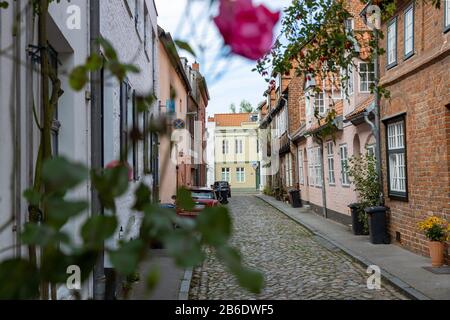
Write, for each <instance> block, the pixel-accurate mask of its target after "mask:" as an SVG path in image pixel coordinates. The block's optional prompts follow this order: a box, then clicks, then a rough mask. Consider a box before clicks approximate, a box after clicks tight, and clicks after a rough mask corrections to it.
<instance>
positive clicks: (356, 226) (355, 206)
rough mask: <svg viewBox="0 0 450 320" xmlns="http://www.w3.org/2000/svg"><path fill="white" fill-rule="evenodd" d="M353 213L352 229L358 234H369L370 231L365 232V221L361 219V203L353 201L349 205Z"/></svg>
mask: <svg viewBox="0 0 450 320" xmlns="http://www.w3.org/2000/svg"><path fill="white" fill-rule="evenodd" d="M348 207H349V208H350V211H351V214H352V231H353V234H354V235H356V236H362V235H367V234H368V232H367V231H366V232H364V222H362V221H360V220H359V210H360V209H359V203H351V204H349V205H348Z"/></svg>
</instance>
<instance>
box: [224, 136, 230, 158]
mask: <svg viewBox="0 0 450 320" xmlns="http://www.w3.org/2000/svg"><path fill="white" fill-rule="evenodd" d="M229 152H230V148H229V144H228V140H226V139H223V140H222V154H229Z"/></svg>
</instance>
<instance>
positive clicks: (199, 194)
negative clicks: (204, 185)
mask: <svg viewBox="0 0 450 320" xmlns="http://www.w3.org/2000/svg"><path fill="white" fill-rule="evenodd" d="M191 197H192V198H193V199H214V193H212V192H209V191H192V193H191Z"/></svg>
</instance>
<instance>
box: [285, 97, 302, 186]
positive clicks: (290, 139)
mask: <svg viewBox="0 0 450 320" xmlns="http://www.w3.org/2000/svg"><path fill="white" fill-rule="evenodd" d="M281 99H283V100H284V102H285V106H286V108H288V112H286V117H287V126H288V127H287V131H286V132H287V137H288V140H289V145H290V144H291V143H293V142H292V136H291V133H290V132H289V130H290V128H291V122H290V121H289V104H288V100H287V99H286V98H285V97H283V96H282V97H281ZM294 159H295V169H296V170H295V172H297V171H298V168H299V165H298V158H297V157H294ZM297 174H298V172H297ZM298 189H300V184H298Z"/></svg>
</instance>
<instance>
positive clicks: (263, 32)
mask: <svg viewBox="0 0 450 320" xmlns="http://www.w3.org/2000/svg"><path fill="white" fill-rule="evenodd" d="M279 19H280V12H271V11H270V10H269V9H267V8H266V7H265V6H263V5H259V6H254V5H253V3H252V0H221V1H220V8H219V15H218V16H217V17H215V18H214V23H215V24H216V25H217V27H218V28H219V31H220V33H221V34H222V36H223V39H224V42H225V44H226V45H229V46H230V48H231V51H232V52H233V53H235V54H238V55H241V56H243V57H246V58H248V59H251V60H258V59H259V58H261V57H263V56H264V55H265V54H267V53H268V52H269V51H270V50H271V49H272V44H273V28H274V26H275V25H276V24H277V22H278V20H279Z"/></svg>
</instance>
